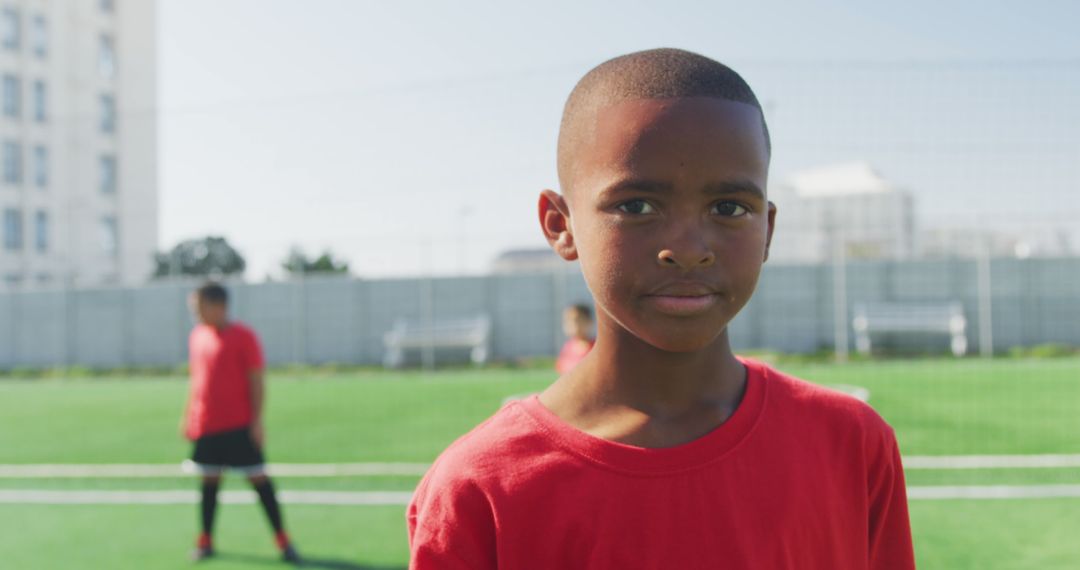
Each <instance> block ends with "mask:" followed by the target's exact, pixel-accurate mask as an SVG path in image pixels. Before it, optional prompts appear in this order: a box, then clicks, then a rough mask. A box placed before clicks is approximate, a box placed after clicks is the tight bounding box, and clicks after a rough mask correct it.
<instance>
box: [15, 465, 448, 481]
mask: <svg viewBox="0 0 1080 570" xmlns="http://www.w3.org/2000/svg"><path fill="white" fill-rule="evenodd" d="M427 468H428V464H427V463H271V464H269V465H267V472H268V473H269V474H270V475H273V476H274V477H372V476H386V475H403V476H417V477H419V476H420V475H423V474H424V473H425V472H426V471H427ZM191 474H193V471H192V470H191V469H189V468H185V467H184V466H182V465H181V464H179V463H177V464H173V463H164V464H161V463H159V464H138V463H134V464H83V465H78V464H37V465H32V464H27V465H3V464H0V479H4V478H6V479H23V478H37V477H41V478H67V477H74V478H90V477H95V478H108V477H119V478H125V479H127V478H150V477H183V476H185V475H191Z"/></svg>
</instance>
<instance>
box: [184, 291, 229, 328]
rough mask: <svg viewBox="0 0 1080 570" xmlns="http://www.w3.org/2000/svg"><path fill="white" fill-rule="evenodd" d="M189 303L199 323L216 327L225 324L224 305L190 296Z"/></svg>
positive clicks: (225, 311) (225, 310)
mask: <svg viewBox="0 0 1080 570" xmlns="http://www.w3.org/2000/svg"><path fill="white" fill-rule="evenodd" d="M189 303H190V305H191V308H192V312H194V313H195V316H196V317H198V319H199V322H200V323H203V324H205V325H211V326H217V325H220V324H222V323H224V322H225V317H226V313H227V309H226V307H225V304H224V303H215V302H213V301H207V300H205V299H202V298H200V297H199V296H198V295H192V296H191V299H190V300H189Z"/></svg>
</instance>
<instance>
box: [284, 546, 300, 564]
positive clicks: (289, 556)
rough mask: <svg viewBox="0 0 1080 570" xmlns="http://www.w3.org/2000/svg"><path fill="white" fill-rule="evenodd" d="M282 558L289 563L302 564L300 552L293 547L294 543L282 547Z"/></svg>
mask: <svg viewBox="0 0 1080 570" xmlns="http://www.w3.org/2000/svg"><path fill="white" fill-rule="evenodd" d="M281 560H282V561H284V562H288V563H289V564H300V562H301V561H300V553H299V552H297V551H296V549H295V548H293V545H291V544H286V545H285V548H282V549H281Z"/></svg>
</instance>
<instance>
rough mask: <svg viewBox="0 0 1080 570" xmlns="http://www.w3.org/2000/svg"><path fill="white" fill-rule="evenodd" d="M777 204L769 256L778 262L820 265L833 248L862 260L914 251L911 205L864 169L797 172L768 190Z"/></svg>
mask: <svg viewBox="0 0 1080 570" xmlns="http://www.w3.org/2000/svg"><path fill="white" fill-rule="evenodd" d="M769 198H770V199H771V200H773V201H774V202H776V204H777V210H778V211H777V220H776V232H775V234H774V236H773V243H772V247H771V249H770V253H769V259H770V260H771V261H777V262H781V263H785V262H787V263H822V262H825V261H828V260H830V259H832V256H833V255H835V254H836V253H837V249H838V248H839V247H842V248H843V252H844V255H845V256H848V257H853V258H862V259H907V258H910V257H912V256H913V255H914V254H915V253H916V251H915V204H914V200H913V198H912V196H911V193H910V192H907V191H906V190H903V189H899V188H896V187H895V186H893V185H892V184H890V183H889V182H888V181H886V180H885V179H883V178H882V177H881V176H880V175H878V173H877V172H875V171H874V169H873V168H871V167H870V165H868V164H866V163H864V162H852V163H844V164H837V165H831V166H823V167H820V168H814V169H810V170H805V171H802V172H797V173H795V174H793V175H792V176H790V177H789V178H788V179H787V180H786V181H784V182H783V183H781V184H779V185H777V186H775V187H771V188H769Z"/></svg>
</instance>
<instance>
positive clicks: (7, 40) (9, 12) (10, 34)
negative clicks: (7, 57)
mask: <svg viewBox="0 0 1080 570" xmlns="http://www.w3.org/2000/svg"><path fill="white" fill-rule="evenodd" d="M19 28H20V26H19V11H18V10H16V9H14V8H4V9H3V10H2V11H0V46H3V47H4V49H7V50H12V51H15V50H18V49H19V43H20V41H21V39H22V38H21V37H20V36H21V35H22V34H21V32H22V30H20V29H19Z"/></svg>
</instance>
